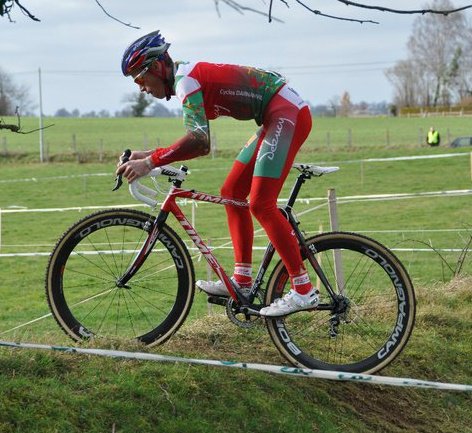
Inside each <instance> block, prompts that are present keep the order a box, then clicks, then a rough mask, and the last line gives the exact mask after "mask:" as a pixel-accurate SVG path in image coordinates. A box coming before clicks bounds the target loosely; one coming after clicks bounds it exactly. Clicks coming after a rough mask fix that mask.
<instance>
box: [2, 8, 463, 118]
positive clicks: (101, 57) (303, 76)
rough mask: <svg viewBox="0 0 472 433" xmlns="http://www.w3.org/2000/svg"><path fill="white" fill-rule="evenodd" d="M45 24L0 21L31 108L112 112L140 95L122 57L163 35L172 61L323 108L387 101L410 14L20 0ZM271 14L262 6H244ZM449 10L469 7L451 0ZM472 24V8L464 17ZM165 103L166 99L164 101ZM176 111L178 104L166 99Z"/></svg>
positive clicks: (19, 18)
mask: <svg viewBox="0 0 472 433" xmlns="http://www.w3.org/2000/svg"><path fill="white" fill-rule="evenodd" d="M21 3H22V4H23V5H24V6H25V7H26V8H27V9H28V10H29V11H30V12H31V13H32V14H33V15H35V16H36V17H38V18H39V19H40V20H41V21H40V22H34V21H32V20H30V19H29V18H27V17H26V16H24V15H23V14H22V13H21V12H20V10H19V9H18V7H14V9H13V10H12V14H11V16H12V19H13V20H14V21H15V22H13V23H11V22H9V21H8V19H7V18H5V17H3V18H0V40H1V41H2V42H1V44H0V68H1V69H2V70H3V71H4V72H6V73H7V74H9V75H10V76H11V77H12V78H13V80H14V82H15V84H17V85H24V86H27V87H28V89H29V93H30V96H31V99H32V101H33V103H34V104H35V105H36V107H37V108H36V110H35V112H36V113H37V112H38V111H39V110H38V107H39V93H40V92H39V89H40V86H39V82H40V80H39V70H41V95H42V109H43V113H44V114H45V115H54V113H55V112H56V111H57V110H58V109H60V108H65V109H67V110H68V111H72V110H74V109H78V110H79V111H80V113H87V112H90V111H96V112H99V111H100V110H107V111H109V112H110V114H111V115H113V114H114V113H115V112H116V111H120V110H122V109H123V108H125V106H126V102H125V101H124V99H125V96H126V95H129V94H131V93H133V92H136V91H137V90H138V89H137V86H136V85H135V84H134V83H133V82H132V80H131V79H130V78H125V77H123V76H122V75H121V70H120V64H121V57H122V54H123V52H124V50H125V49H126V47H127V46H128V45H129V44H130V43H131V42H132V41H134V40H135V39H137V38H138V37H140V36H141V35H143V34H146V33H149V32H151V31H153V30H156V29H160V30H161V32H162V33H163V35H164V36H165V37H166V40H167V42H170V43H171V44H172V45H171V48H170V50H169V52H170V54H171V56H172V58H173V59H174V60H188V61H192V62H194V61H200V60H201V61H210V62H217V63H233V64H242V65H251V66H257V67H261V68H265V69H273V70H277V71H279V72H280V73H282V74H283V75H285V76H286V77H287V78H288V80H289V82H290V84H291V85H292V87H294V88H295V89H296V90H297V91H298V92H299V93H300V94H301V95H302V97H303V98H304V99H305V100H307V101H309V102H310V103H311V104H312V105H319V104H327V103H329V101H331V100H333V99H334V98H336V97H339V96H341V95H342V94H343V93H344V92H345V91H347V92H349V94H350V97H351V101H352V102H354V103H356V102H361V101H366V102H381V101H387V102H389V101H391V100H392V97H393V88H392V86H391V84H390V83H389V81H388V80H387V78H386V77H385V70H386V69H387V68H389V67H392V66H393V65H394V64H395V63H396V62H397V61H398V60H401V59H405V58H406V57H407V41H408V38H409V37H410V36H411V33H412V26H413V22H414V20H415V19H421V17H420V16H418V15H415V16H411V15H398V14H390V13H385V12H378V11H370V10H365V9H358V8H354V7H352V6H349V7H347V6H345V5H344V4H342V3H340V2H336V1H334V0H305V3H306V4H307V5H309V6H310V7H311V8H313V9H318V10H320V11H322V12H324V13H326V14H330V15H337V16H344V17H349V18H357V19H371V20H374V21H378V22H379V24H370V23H364V24H359V23H354V22H346V21H338V20H333V19H329V18H325V17H321V16H319V15H315V14H313V13H311V12H310V11H308V10H306V9H305V8H303V7H302V6H301V5H300V4H298V3H297V2H296V1H295V0H286V3H287V4H288V5H289V6H290V7H287V6H286V5H285V4H284V2H282V1H281V0H274V3H273V9H272V14H273V16H274V17H277V18H279V19H281V20H283V23H281V22H277V21H275V20H274V21H272V22H271V23H269V22H268V19H267V17H264V16H261V15H257V14H254V13H251V12H246V13H245V14H244V15H242V14H239V13H238V12H236V11H235V10H234V9H232V8H230V7H228V6H227V5H224V4H221V2H220V7H219V11H220V16H219V15H218V13H217V10H216V8H215V3H214V0H173V1H159V0H133V1H129V0H100V4H101V5H102V6H103V8H105V10H106V11H107V12H108V13H109V14H110V15H112V16H113V17H115V18H117V19H119V20H121V21H123V22H125V23H129V24H131V25H132V26H135V27H140V28H139V29H136V28H132V27H130V26H125V25H123V24H121V23H119V22H117V21H116V20H113V19H111V18H110V17H108V16H107V15H106V14H105V13H104V11H103V10H102V9H101V8H100V7H99V5H98V4H97V2H96V1H95V0H61V1H58V0H21ZM239 3H240V4H243V5H247V6H251V7H254V8H257V9H260V10H263V11H268V5H269V1H268V0H240V1H239ZM453 3H454V6H455V7H460V6H464V5H467V4H471V3H472V1H465V0H463V1H460V0H455V1H454V2H453ZM364 4H369V5H373V4H375V5H381V6H387V7H388V6H390V7H395V8H397V9H412V8H413V9H418V8H421V7H423V6H424V5H425V1H417V0H395V1H385V0H377V1H372V0H365V1H364ZM466 14H467V16H468V17H469V18H472V12H470V11H469V12H466ZM164 103H165V101H164ZM167 106H168V108H178V101H177V100H175V98H173V100H171V101H169V102H168V103H167Z"/></svg>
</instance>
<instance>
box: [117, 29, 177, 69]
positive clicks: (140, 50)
mask: <svg viewBox="0 0 472 433" xmlns="http://www.w3.org/2000/svg"><path fill="white" fill-rule="evenodd" d="M169 47H170V44H168V43H167V42H166V41H165V39H164V37H163V36H162V35H161V33H160V31H159V30H156V31H154V32H151V33H149V34H147V35H144V36H141V37H140V38H139V39H137V40H136V41H134V42H133V43H132V44H131V45H130V46H129V47H128V48H126V50H125V52H124V54H123V59H122V61H121V71H122V72H123V75H124V76H125V77H127V76H129V75H130V73H131V71H132V70H135V69H136V68H140V67H144V66H147V65H149V64H150V63H152V62H153V61H154V60H164V59H165V58H166V57H168V56H169V55H168V54H167V50H168V49H169Z"/></svg>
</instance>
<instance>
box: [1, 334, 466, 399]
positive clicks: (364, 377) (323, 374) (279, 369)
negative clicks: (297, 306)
mask: <svg viewBox="0 0 472 433" xmlns="http://www.w3.org/2000/svg"><path fill="white" fill-rule="evenodd" d="M0 346H1V347H10V348H18V349H38V350H52V351H57V352H63V353H80V354H85V355H95V356H106V357H110V358H121V359H134V360H141V361H155V362H182V363H186V364H198V365H211V366H215V367H231V368H240V369H246V370H257V371H264V372H267V373H276V374H284V375H288V376H297V377H306V378H318V379H328V380H337V381H343V382H346V381H348V382H358V383H369V384H376V385H390V386H403V387H413V388H428V389H437V390H450V391H468V392H472V385H461V384H455V383H443V382H431V381H425V380H417V379H408V378H401V377H388V376H374V375H370V374H360V373H343V372H339V371H325V370H310V369H307V368H297V367H289V366H278V365H270V364H255V363H246V362H233V361H217V360H212V359H193V358H181V357H177V356H167V355H158V354H154V353H143V352H125V351H121V350H105V349H86V348H85V349H84V348H80V347H65V346H48V345H44V344H34V343H13V342H9V341H0Z"/></svg>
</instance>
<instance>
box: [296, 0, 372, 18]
mask: <svg viewBox="0 0 472 433" xmlns="http://www.w3.org/2000/svg"><path fill="white" fill-rule="evenodd" d="M295 1H296V2H297V3H298V4H299V5H301V6H303V7H304V8H305V9H307V10H309V11H310V12H313V13H314V14H315V15H319V16H320V17H325V18H331V19H333V20H340V21H351V22H356V23H360V24H364V23H370V24H379V23H378V22H377V21H372V20H359V19H355V18H346V17H339V16H336V15H329V14H325V13H323V12H321V11H319V10H316V9H311V8H310V7H308V6H307V5H306V4H305V3H304V2H302V1H300V0H295ZM338 1H342V0H338Z"/></svg>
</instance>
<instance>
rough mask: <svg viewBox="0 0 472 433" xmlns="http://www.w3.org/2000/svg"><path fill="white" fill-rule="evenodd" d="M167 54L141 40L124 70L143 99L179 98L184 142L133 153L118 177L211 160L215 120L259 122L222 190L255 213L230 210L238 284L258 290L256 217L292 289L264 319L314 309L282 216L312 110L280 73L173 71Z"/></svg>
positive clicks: (181, 66) (154, 40) (150, 39)
mask: <svg viewBox="0 0 472 433" xmlns="http://www.w3.org/2000/svg"><path fill="white" fill-rule="evenodd" d="M169 46H170V44H169V43H167V42H166V41H165V39H164V38H163V37H162V35H161V33H160V32H159V31H155V32H152V33H149V34H147V35H145V36H142V37H141V38H139V39H137V40H136V41H135V42H133V43H132V44H131V45H130V46H129V47H128V48H127V49H126V50H125V52H124V55H123V59H122V64H121V68H122V72H123V74H124V75H125V76H131V77H132V78H133V79H134V82H135V83H136V84H137V85H138V86H139V88H140V90H141V91H142V92H146V93H148V94H151V95H152V96H154V97H156V98H158V99H164V98H166V99H167V100H169V99H170V98H171V96H173V95H176V96H177V98H178V99H179V100H180V101H181V103H182V111H183V118H184V125H185V128H186V134H185V135H184V136H183V137H182V138H180V139H178V140H177V141H176V142H175V143H174V144H172V145H171V146H169V147H166V148H157V149H156V150H154V151H152V150H151V151H133V152H132V153H131V156H130V160H129V161H128V162H127V163H125V164H123V165H121V166H119V167H118V169H117V174H122V175H124V176H125V177H126V178H127V179H128V181H129V182H132V181H133V180H135V179H137V178H138V177H140V176H143V175H146V174H147V173H148V172H149V171H150V170H152V169H153V168H154V167H157V166H161V165H165V164H170V163H173V162H176V161H183V160H187V159H191V158H195V157H198V156H202V155H207V154H208V153H209V152H210V134H209V124H208V121H209V120H213V119H215V118H217V117H219V116H231V117H233V118H235V119H238V120H249V119H254V120H255V122H256V123H257V125H259V126H260V128H259V130H258V131H257V132H256V133H255V134H254V135H253V136H252V137H251V138H250V139H249V141H248V142H247V143H246V145H245V146H244V147H243V149H242V150H241V152H240V154H239V156H238V157H237V159H236V161H235V162H234V164H233V167H232V169H231V171H230V172H229V174H228V176H227V178H226V180H225V182H224V184H223V186H222V188H221V195H222V196H223V197H226V198H233V199H239V200H244V199H246V198H247V197H248V196H249V203H250V205H249V208H240V207H236V206H227V207H226V212H227V217H228V226H229V231H230V235H231V238H232V241H233V248H234V259H235V266H234V274H233V277H232V279H233V282H235V283H236V284H237V285H238V286H239V287H240V288H242V289H244V288H248V287H250V286H251V284H252V245H253V233H254V230H253V222H252V217H251V214H252V215H254V217H255V218H256V219H257V220H258V221H259V223H260V224H261V226H262V227H263V228H264V230H265V231H266V233H267V235H268V237H269V239H270V240H271V242H272V244H273V245H274V247H275V249H276V251H277V252H278V254H279V255H280V257H281V259H282V261H283V263H284V264H285V266H286V268H287V270H288V273H289V275H290V281H291V287H292V290H290V291H289V293H287V294H286V295H285V296H284V297H283V298H282V299H277V300H275V301H274V302H273V303H272V304H271V305H270V306H268V307H265V308H262V309H261V315H264V316H271V317H272V316H283V315H286V314H289V313H292V312H295V311H298V310H304V309H308V308H313V307H314V306H316V305H317V304H318V302H319V293H318V291H317V290H315V289H314V288H313V286H312V284H311V282H310V278H309V276H308V273H307V271H306V269H305V267H304V265H303V261H302V258H301V254H300V250H299V247H298V242H297V239H296V238H295V236H294V234H293V233H292V229H291V227H290V224H289V223H288V221H287V220H286V219H285V218H284V216H283V215H282V213H281V212H280V211H279V209H278V208H277V197H278V195H279V193H280V190H281V188H282V185H283V183H284V181H285V179H286V177H287V175H288V172H289V170H290V168H291V166H292V163H293V161H294V159H295V155H296V153H297V152H298V150H299V148H300V146H301V145H302V144H303V142H304V141H305V140H306V138H307V137H308V134H309V133H310V130H311V114H310V110H309V107H308V105H307V104H306V103H305V102H304V101H303V100H302V99H301V98H300V96H299V95H298V94H297V93H296V92H295V91H294V90H293V89H291V88H290V87H289V86H288V85H287V83H286V80H285V79H284V78H283V77H282V76H281V75H279V74H277V73H274V72H269V71H264V70H261V69H257V68H253V67H247V66H237V65H229V64H214V63H206V62H198V63H184V62H176V63H174V62H173V61H172V59H171V57H170V55H169V53H168V49H169ZM197 286H198V287H199V288H201V289H202V290H203V291H205V292H206V293H207V294H210V295H216V296H229V293H228V291H227V289H226V287H225V285H224V284H223V283H222V282H221V281H217V282H213V281H201V280H200V281H197Z"/></svg>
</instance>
